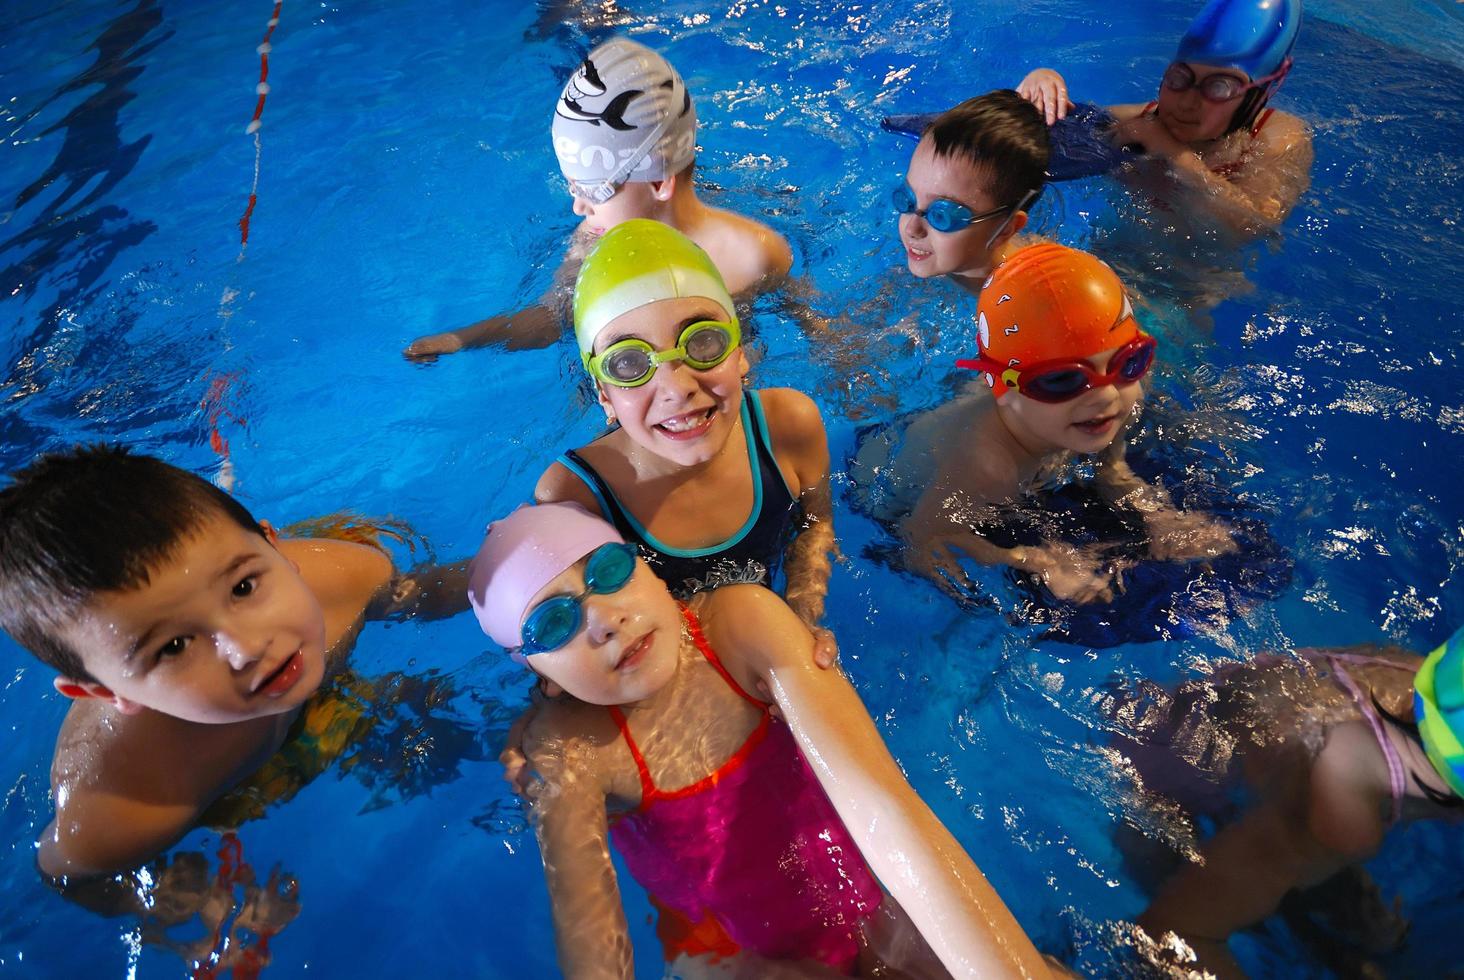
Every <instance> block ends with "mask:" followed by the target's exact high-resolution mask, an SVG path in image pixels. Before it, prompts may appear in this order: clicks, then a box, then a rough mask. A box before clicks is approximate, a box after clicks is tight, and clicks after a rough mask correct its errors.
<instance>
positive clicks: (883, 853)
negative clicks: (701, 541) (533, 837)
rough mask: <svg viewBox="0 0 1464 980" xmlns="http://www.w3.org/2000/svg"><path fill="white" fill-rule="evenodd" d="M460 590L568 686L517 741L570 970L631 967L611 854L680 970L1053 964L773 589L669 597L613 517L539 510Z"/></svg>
mask: <svg viewBox="0 0 1464 980" xmlns="http://www.w3.org/2000/svg"><path fill="white" fill-rule="evenodd" d="M469 598H470V601H471V602H472V605H473V608H474V611H475V612H476V613H477V615H478V620H479V622H480V624H481V625H482V627H483V630H484V632H486V633H487V634H488V635H489V636H490V637H492V638H493V639H494V641H495V642H497V643H499V644H501V645H502V646H504V647H505V648H507V649H508V650H509V652H510V653H511V654H512V655H514V657H515V659H516V660H518V661H520V662H521V663H524V664H526V665H528V666H529V667H530V668H531V669H532V670H534V671H535V673H537V674H540V675H542V676H543V677H544V678H546V679H548V680H552V681H553V682H554V683H556V684H557V685H559V686H561V687H562V688H563V689H564V691H565V692H566V694H567V695H568V697H565V698H560V699H556V700H554V701H552V702H548V703H546V704H544V705H542V706H541V707H540V709H539V711H538V712H537V713H536V715H535V716H534V718H533V720H532V721H531V722H530V724H529V727H528V729H527V732H526V740H525V746H526V748H527V751H528V754H529V758H530V764H531V766H532V768H533V769H534V770H535V772H536V773H537V776H538V778H539V781H538V782H537V783H536V784H535V789H534V791H533V792H532V793H531V794H530V796H531V800H532V807H531V809H532V813H533V816H534V822H535V825H536V829H537V831H538V837H539V847H540V850H541V852H542V854H543V859H544V872H545V877H546V878H547V880H548V885H549V894H550V898H551V900H552V903H553V916H554V927H555V933H556V938H557V943H558V948H559V958H560V966H561V968H562V969H563V971H564V973H565V975H566V976H568V977H571V978H577V977H588V976H620V977H628V976H632V975H633V974H634V972H635V964H634V963H633V961H632V949H631V943H630V936H629V933H628V930H627V928H626V922H625V912H624V909H623V908H622V905H621V900H620V889H619V885H618V883H617V881H616V873H615V869H614V866H613V865H612V864H611V860H610V846H611V845H612V844H613V845H614V846H615V849H616V850H617V851H619V852H620V855H621V857H622V859H623V860H624V862H625V864H626V866H627V867H628V868H629V870H630V872H631V874H632V875H633V876H634V877H635V878H636V880H637V881H639V882H640V883H641V885H642V886H644V887H645V888H646V890H647V891H648V892H649V894H650V896H651V900H652V903H653V905H655V907H656V909H657V912H658V923H657V933H658V935H659V937H660V939H661V941H662V945H663V950H664V954H665V956H666V959H667V960H669V961H671V968H672V970H673V971H674V973H675V974H676V975H678V976H690V975H698V976H700V975H703V974H702V972H700V971H701V970H702V969H715V970H716V971H718V972H716V975H717V976H744V977H751V976H756V977H774V976H794V975H797V976H813V975H818V976H829V975H855V974H857V975H865V976H888V975H892V974H891V973H889V972H888V970H889V969H890V968H893V969H894V971H895V972H894V974H893V975H898V976H939V975H944V973H945V971H949V972H950V974H952V975H955V976H989V977H1017V976H1039V977H1040V976H1047V975H1049V971H1048V968H1047V964H1046V963H1045V962H1044V960H1043V959H1042V957H1041V956H1040V954H1038V952H1037V951H1036V949H1034V948H1033V946H1032V943H1031V940H1030V939H1028V937H1027V936H1026V935H1025V933H1023V931H1022V929H1021V927H1020V926H1019V925H1018V924H1017V922H1016V920H1015V919H1014V918H1013V917H1012V915H1011V913H1010V912H1009V911H1008V910H1007V908H1006V906H1005V905H1004V904H1003V903H1002V901H1001V898H1000V896H998V895H997V893H996V892H995V891H994V890H993V889H992V887H991V885H990V884H989V883H988V882H987V881H986V879H985V877H984V876H983V875H982V874H981V872H980V870H979V869H978V868H977V867H976V865H975V864H974V863H972V861H971V859H970V857H969V856H968V855H967V854H966V853H965V851H964V850H962V848H961V846H960V845H959V844H958V843H957V842H956V840H955V839H954V838H953V837H952V836H951V834H950V832H949V831H948V830H946V828H945V827H944V826H942V825H941V823H940V821H939V820H938V819H937V818H936V817H935V815H934V814H933V813H931V811H930V809H929V808H928V807H927V806H926V805H925V803H924V802H923V801H921V799H920V798H919V797H918V796H917V795H916V793H915V791H914V790H913V789H911V787H910V785H909V783H907V782H906V781H905V778H904V776H903V775H902V774H901V772H900V769H899V767H898V765H897V764H896V763H895V760H894V759H893V758H891V756H890V754H889V750H888V749H887V748H886V747H885V745H884V741H883V739H882V738H881V737H880V735H879V732H878V730H877V729H876V728H875V726H874V724H873V723H872V722H871V720H870V718H869V714H868V712H867V711H866V710H865V708H864V705H863V704H862V703H861V702H860V700H859V696H858V695H857V694H856V693H855V691H854V688H853V687H852V686H851V685H850V684H849V682H848V681H847V680H846V679H845V678H844V676H843V675H842V674H841V673H840V672H839V671H836V670H818V669H815V668H814V667H813V665H812V662H811V658H810V656H809V652H810V649H811V647H812V645H813V638H812V637H811V636H810V634H809V631H808V628H807V626H806V625H805V624H804V623H803V622H802V621H800V619H799V618H798V617H797V616H796V615H794V614H793V612H792V611H791V610H789V608H788V607H787V606H786V605H785V604H784V603H783V602H782V601H781V600H780V599H778V598H777V597H776V596H775V595H773V594H772V593H771V592H769V591H768V590H766V589H763V588H758V587H756V586H749V585H732V586H728V587H726V588H723V589H719V590H717V591H715V592H711V593H702V594H700V595H698V596H696V597H695V598H694V599H693V600H692V601H691V602H690V603H689V604H687V605H680V604H678V603H677V602H676V601H675V600H674V599H673V598H672V597H671V595H670V593H669V592H668V591H667V589H666V585H665V583H664V582H663V581H662V580H661V579H660V578H658V577H657V576H656V575H655V574H653V573H652V571H651V569H650V568H649V567H648V566H647V565H646V563H645V562H644V561H643V560H641V559H639V558H637V557H636V551H635V549H634V548H632V547H631V546H629V545H627V544H625V543H624V541H623V540H622V539H621V536H620V535H619V533H618V532H617V531H616V529H615V528H613V527H611V526H610V525H609V524H608V523H606V522H605V521H603V520H601V519H600V518H598V517H594V516H592V515H590V514H589V513H587V512H586V511H585V510H583V509H582V508H580V507H578V506H576V505H574V504H544V505H540V506H533V507H523V508H520V509H519V510H517V511H515V512H514V513H512V514H510V515H509V516H508V517H506V518H504V519H502V520H500V521H498V522H496V523H494V524H493V525H492V526H491V527H490V528H489V531H488V536H487V538H486V539H485V540H484V542H483V546H482V548H481V550H480V551H479V553H478V556H477V558H476V559H474V561H473V564H472V568H471V573H470V586H469ZM760 686H766V688H767V689H768V690H770V691H772V692H774V693H775V695H776V702H771V701H763V700H761V699H759V698H758V697H756V696H755V695H754V693H753V692H755V691H757V690H758V689H759V687H760ZM774 703H775V704H776V706H777V708H778V709H779V714H778V715H777V716H774V714H773V711H772V709H773V707H774ZM809 759H811V760H815V761H816V768H814V767H811V766H810V765H809V764H808V762H807V761H806V760H809ZM612 813H613V814H614V815H615V818H614V819H613V821H612V820H611V819H610V814H612ZM876 876H878V877H877V878H876ZM880 882H884V883H885V885H886V887H887V888H888V889H889V894H890V895H891V896H892V897H893V899H894V901H893V902H891V901H886V900H885V895H884V892H883V891H882V889H881V888H880ZM912 926H913V931H918V933H919V938H917V937H916V936H914V935H912V934H911V933H912ZM920 938H923V940H924V942H920ZM932 954H933V955H932ZM937 959H938V962H937ZM778 961H781V962H778ZM794 961H801V962H794ZM942 967H944V970H943V969H942Z"/></svg>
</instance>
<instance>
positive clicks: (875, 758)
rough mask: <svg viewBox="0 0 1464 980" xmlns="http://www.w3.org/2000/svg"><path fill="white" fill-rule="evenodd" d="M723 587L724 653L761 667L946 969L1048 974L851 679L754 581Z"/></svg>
mask: <svg viewBox="0 0 1464 980" xmlns="http://www.w3.org/2000/svg"><path fill="white" fill-rule="evenodd" d="M732 590H735V592H734V591H732ZM722 592H728V593H729V594H728V595H727V596H726V599H729V600H731V602H727V604H726V605H724V606H723V607H722V608H721V609H719V610H718V616H717V622H718V642H720V643H721V644H722V648H723V651H724V654H730V655H731V657H732V658H733V659H734V662H735V661H737V660H740V661H741V663H740V664H739V669H742V670H746V669H747V668H749V667H750V668H751V670H752V672H753V673H755V674H757V675H760V676H762V677H763V678H765V679H766V681H767V683H768V685H769V688H770V689H771V690H772V692H773V695H774V697H775V698H776V699H777V702H778V705H779V707H780V708H781V709H782V712H783V717H784V718H785V719H786V720H787V722H788V724H789V726H790V727H791V728H792V730H793V734H794V736H795V737H796V738H797V740H798V744H799V747H800V748H801V749H802V751H803V755H804V758H806V759H807V760H808V762H809V764H810V765H812V766H813V769H814V772H815V773H816V774H817V775H818V779H819V782H820V783H821V784H822V785H823V788H824V791H825V792H827V793H828V795H829V799H830V800H831V801H832V802H833V804H834V807H835V808H836V809H837V810H838V812H839V816H840V817H841V818H842V819H843V822H844V825H845V826H846V827H847V828H848V830H849V832H850V833H851V834H852V835H853V836H854V839H855V840H856V841H857V842H858V844H859V849H860V852H861V853H862V854H863V855H864V859H865V860H866V861H868V862H869V865H870V867H871V868H872V869H873V870H874V873H875V874H876V875H877V876H878V877H879V879H880V881H881V882H882V883H883V884H884V886H885V887H886V888H887V889H889V892H890V894H891V895H893V896H894V898H895V900H896V901H898V902H899V903H900V905H901V906H903V907H904V909H905V911H906V912H908V913H909V915H910V917H911V919H912V920H913V921H914V923H915V925H916V927H917V928H918V929H919V930H920V933H921V935H922V936H924V938H925V940H926V942H928V943H929V944H930V946H931V948H932V949H934V950H935V952H936V955H937V956H939V957H940V959H941V962H942V963H944V964H945V967H946V969H948V970H949V971H950V972H951V973H952V974H953V975H955V976H959V977H964V976H993V977H994V976H1047V975H1048V971H1047V966H1046V964H1045V963H1044V962H1043V960H1042V957H1041V955H1040V954H1039V953H1038V952H1037V950H1036V948H1035V947H1033V945H1032V942H1031V940H1030V939H1028V938H1027V935H1026V933H1024V932H1023V931H1022V928H1021V926H1020V925H1018V924H1017V921H1016V919H1014V918H1013V917H1012V914H1011V912H1010V911H1009V910H1008V909H1007V907H1006V905H1005V904H1004V903H1003V902H1002V900H1001V897H1000V896H998V895H997V894H996V891H995V890H994V889H993V888H992V887H991V885H990V884H989V883H988V882H987V880H986V878H985V877H984V876H983V875H982V874H981V872H980V870H979V869H977V867H976V865H975V864H974V863H972V861H971V858H970V857H969V856H968V855H967V854H966V852H965V851H964V850H962V848H961V846H960V844H958V843H957V842H956V840H955V838H953V837H952V836H951V834H950V832H949V831H948V830H946V828H945V827H944V826H943V825H942V824H941V823H940V821H939V820H938V819H936V817H935V814H933V813H931V812H930V808H929V807H927V806H926V805H925V803H924V802H923V801H922V800H921V799H920V797H919V796H917V795H916V794H915V791H914V790H913V789H911V788H910V784H909V783H907V782H906V781H905V777H904V776H903V775H902V774H901V772H900V769H899V766H898V765H896V763H895V760H894V759H893V758H891V757H890V754H889V750H888V749H887V748H886V747H885V744H884V740H883V739H882V738H880V735H879V732H878V731H877V730H876V729H875V727H874V723H873V722H872V721H871V720H870V718H869V713H868V712H867V711H866V710H865V708H864V705H863V703H862V702H861V701H860V700H859V695H857V694H856V693H855V692H854V688H853V687H851V686H850V685H849V682H848V681H847V680H845V679H844V676H843V675H842V674H840V673H838V672H837V671H831V670H819V669H817V668H816V667H814V666H813V664H812V662H811V660H810V657H809V650H810V648H811V646H812V643H813V638H812V637H811V636H810V635H809V632H808V628H807V627H806V626H804V625H803V623H802V622H801V621H800V620H799V619H798V617H797V616H796V615H794V613H793V612H792V610H790V609H789V608H788V607H787V606H786V605H785V604H784V603H782V602H781V601H780V600H779V599H778V598H777V597H776V596H775V595H773V594H772V593H770V592H768V591H767V590H765V589H757V588H754V587H744V586H729V587H727V589H725V590H722V591H720V592H719V593H718V597H719V598H721V596H722ZM724 601H725V600H724ZM734 603H735V605H734ZM729 613H730V615H729ZM729 640H730V641H731V642H730V643H729V642H727V641H729Z"/></svg>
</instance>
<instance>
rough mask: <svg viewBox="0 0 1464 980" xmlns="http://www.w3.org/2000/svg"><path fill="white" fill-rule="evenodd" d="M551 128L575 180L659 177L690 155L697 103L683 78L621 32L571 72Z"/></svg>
mask: <svg viewBox="0 0 1464 980" xmlns="http://www.w3.org/2000/svg"><path fill="white" fill-rule="evenodd" d="M550 131H551V134H552V136H553V139H554V155H555V156H556V157H557V158H558V160H559V169H560V170H562V171H563V172H564V176H565V177H568V178H569V179H570V180H575V181H609V182H610V183H612V184H615V185H617V186H618V185H619V184H621V183H623V182H625V181H627V180H665V179H666V178H667V177H670V176H672V175H674V174H678V173H680V172H681V171H682V170H684V169H686V166H687V164H689V163H691V161H692V160H694V159H695V158H696V109H694V108H693V107H692V104H691V94H690V93H689V92H687V91H686V85H685V83H684V82H682V81H681V76H680V75H678V74H676V69H675V68H672V67H671V64H670V63H669V62H668V61H667V60H666V59H665V58H662V57H661V56H660V55H658V54H656V52H654V51H652V50H651V49H650V48H648V47H646V46H645V45H643V44H637V43H635V42H634V41H630V40H627V39H625V38H623V37H617V38H613V39H611V40H609V41H606V42H605V43H604V44H602V45H600V46H599V47H598V48H596V49H595V50H593V51H591V52H590V53H589V55H588V56H586V58H585V60H584V63H583V64H581V65H580V66H579V69H578V70H577V71H576V72H575V73H574V74H573V75H572V76H570V79H569V84H567V85H565V86H564V91H563V92H561V93H560V95H559V103H558V105H556V106H555V107H554V122H553V125H552V126H551V130H550Z"/></svg>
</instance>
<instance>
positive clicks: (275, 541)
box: [259, 521, 280, 548]
mask: <svg viewBox="0 0 1464 980" xmlns="http://www.w3.org/2000/svg"><path fill="white" fill-rule="evenodd" d="M259 533H260V534H263V535H264V540H266V541H268V542H269V543H270V544H272V545H274V546H275V547H276V548H278V547H279V545H280V532H278V531H276V530H275V528H274V525H273V524H271V523H270V522H269V521H260V522H259Z"/></svg>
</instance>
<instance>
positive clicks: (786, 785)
mask: <svg viewBox="0 0 1464 980" xmlns="http://www.w3.org/2000/svg"><path fill="white" fill-rule="evenodd" d="M685 616H686V622H687V624H688V626H689V627H690V629H691V635H692V638H693V639H694V640H695V641H696V645H697V648H698V649H699V650H700V651H701V653H702V656H703V657H705V658H706V660H707V662H708V663H709V664H710V665H711V666H712V667H713V668H714V669H716V671H717V672H718V674H720V675H721V677H722V678H723V679H724V680H725V681H726V682H727V684H728V685H729V686H730V687H731V688H732V689H733V690H734V691H736V692H737V693H738V694H739V695H740V696H741V697H742V698H744V699H745V700H747V701H748V702H750V703H751V704H754V705H756V706H757V707H758V708H759V710H761V711H762V712H763V716H762V720H761V721H760V722H759V723H758V726H757V728H756V729H754V730H753V732H752V734H751V735H749V736H748V738H747V741H746V742H744V743H743V745H742V747H741V748H739V749H738V750H737V751H736V752H735V753H734V754H733V755H732V757H731V758H730V759H728V760H727V762H725V763H724V764H723V765H722V766H721V767H720V768H719V769H718V770H717V771H716V772H714V773H712V774H711V775H710V776H708V777H706V778H705V779H702V780H700V781H699V782H696V783H694V784H692V785H691V786H687V787H685V788H682V789H676V790H664V789H661V788H658V787H657V786H656V785H655V783H654V781H653V780H652V779H651V776H650V772H649V770H648V769H647V767H646V764H645V759H644V758H643V757H642V755H641V752H640V749H639V747H638V746H637V745H636V742H635V740H634V738H633V737H632V736H631V733H630V729H629V726H628V724H627V723H626V719H625V716H624V714H622V713H621V712H620V711H619V709H617V708H611V709H610V711H611V715H612V717H614V719H615V722H616V724H617V725H619V727H620V731H621V734H622V735H623V736H624V738H625V741H626V745H627V746H628V747H629V748H630V751H631V754H632V755H633V756H634V757H635V761H636V766H637V768H638V769H639V770H640V780H641V804H640V806H639V807H638V808H637V809H636V810H635V811H633V812H631V813H628V814H625V815H624V816H622V817H620V818H618V819H617V820H616V821H615V822H614V823H613V824H612V825H611V828H610V837H611V840H612V841H613V842H614V844H615V846H616V848H618V849H619V851H620V853H621V855H622V856H623V857H624V858H625V863H626V865H627V866H628V867H629V868H630V872H631V874H632V875H634V876H635V879H636V881H638V882H640V883H641V885H642V886H643V887H644V888H645V889H646V891H648V892H650V893H651V895H652V897H653V899H654V901H655V904H656V905H657V906H658V907H659V908H661V909H662V914H663V917H664V916H665V915H666V913H667V912H668V911H669V912H670V913H671V914H672V916H673V917H674V918H675V919H677V920H678V921H677V927H676V928H672V929H667V928H662V929H661V930H660V933H661V936H662V939H663V941H668V940H672V939H673V938H675V937H681V938H684V939H686V938H689V939H691V940H694V941H695V945H692V944H690V943H687V944H684V945H682V946H681V948H674V947H673V948H668V949H667V951H666V953H667V959H668V960H670V959H674V958H675V956H676V954H677V953H680V952H686V953H690V954H693V955H695V954H696V953H697V952H702V951H705V952H714V953H715V952H720V953H728V952H731V951H732V950H733V948H734V947H735V948H741V949H746V950H749V951H751V952H754V953H756V954H758V955H760V956H763V957H766V958H768V959H815V960H818V961H820V962H822V963H825V964H827V965H828V966H830V967H833V968H834V969H837V970H843V971H846V972H847V971H848V970H850V969H851V968H852V967H853V965H854V963H855V961H856V959H857V958H858V955H859V949H860V946H861V942H860V926H861V923H863V922H864V920H865V919H867V918H869V917H870V916H872V915H873V914H874V912H875V911H876V909H878V907H879V904H880V901H881V899H882V893H881V891H880V887H879V884H878V883H877V882H876V881H875V879H874V875H873V874H872V873H871V872H870V870H869V868H868V867H867V866H866V865H865V863H864V860H863V858H862V857H860V854H859V848H858V847H857V845H855V843H854V841H853V839H852V838H851V837H850V836H849V832H848V831H847V830H846V829H845V828H844V825H843V823H842V822H840V820H839V816H838V814H837V813H836V812H835V811H834V807H833V804H832V803H830V802H829V799H828V797H827V796H826V795H824V792H823V789H822V787H820V786H819V784H818V779H817V778H816V777H815V776H814V774H813V770H812V769H810V768H809V766H808V763H807V762H805V761H804V759H803V756H802V755H801V754H800V753H799V751H798V745H797V743H796V742H795V741H794V740H793V735H792V733H791V732H790V731H789V729H788V726H787V725H786V724H784V723H783V722H782V721H780V720H778V719H775V718H773V717H772V716H771V714H770V713H769V712H768V706H767V705H766V704H765V703H763V702H761V701H758V700H757V699H756V698H754V697H752V696H751V695H749V694H748V693H747V692H746V691H744V690H742V688H741V687H740V686H739V685H738V684H737V682H736V681H735V680H733V679H732V677H731V675H729V674H728V673H727V671H726V670H725V669H724V668H723V667H722V664H721V662H720V661H719V660H718V659H717V655H716V653H715V652H713V650H712V648H711V647H710V646H709V645H708V643H707V641H706V638H705V637H704V636H702V633H701V628H700V626H699V624H698V623H697V620H696V617H695V615H694V614H693V613H692V612H691V611H690V610H686V611H685ZM715 937H724V938H720V939H719V938H715Z"/></svg>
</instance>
